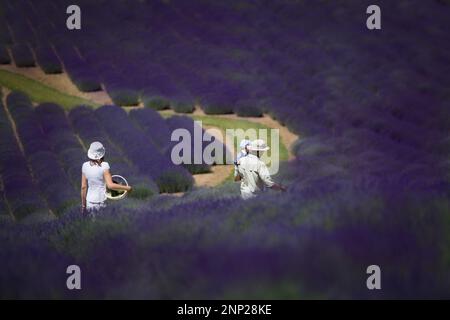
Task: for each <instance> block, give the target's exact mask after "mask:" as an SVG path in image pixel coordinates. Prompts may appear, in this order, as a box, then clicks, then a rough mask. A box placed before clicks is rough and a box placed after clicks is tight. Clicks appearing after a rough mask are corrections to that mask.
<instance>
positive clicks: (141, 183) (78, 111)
mask: <svg viewBox="0 0 450 320" xmlns="http://www.w3.org/2000/svg"><path fill="white" fill-rule="evenodd" d="M69 119H70V122H71V124H72V126H73V128H74V130H75V132H76V133H77V134H78V135H79V136H80V138H81V139H82V140H83V142H84V145H85V146H86V147H88V146H89V144H90V143H92V142H93V141H101V142H102V143H103V145H104V146H105V149H106V153H107V154H106V158H105V159H106V161H108V162H109V164H110V166H111V172H112V174H120V175H123V176H125V177H126V178H127V180H128V182H129V183H130V184H132V185H133V187H134V188H135V190H134V191H136V192H133V193H131V194H130V196H131V197H136V198H146V197H149V196H152V195H154V194H155V193H158V187H157V186H156V184H155V182H154V181H153V180H152V179H151V178H149V177H145V176H142V175H141V174H140V173H139V172H138V170H137V168H135V167H134V166H133V165H131V164H130V162H129V159H128V158H127V157H126V155H125V154H124V153H123V152H122V151H120V149H119V148H118V147H117V146H116V144H114V143H113V142H112V141H111V140H110V139H109V138H108V134H107V133H106V132H105V131H104V130H103V129H102V126H101V124H100V122H99V121H98V120H97V119H96V116H95V113H94V111H93V110H92V109H91V108H89V107H85V106H80V107H77V108H75V109H72V110H71V111H70V113H69ZM83 158H84V161H87V160H88V159H87V156H86V155H85V153H84V152H83ZM81 163H82V162H80V166H81ZM78 173H79V172H78Z"/></svg>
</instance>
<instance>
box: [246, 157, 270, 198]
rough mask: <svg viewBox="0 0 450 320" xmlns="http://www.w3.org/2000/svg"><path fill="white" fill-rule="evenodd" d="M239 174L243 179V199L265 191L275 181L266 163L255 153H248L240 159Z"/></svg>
mask: <svg viewBox="0 0 450 320" xmlns="http://www.w3.org/2000/svg"><path fill="white" fill-rule="evenodd" d="M238 171H239V174H240V175H241V177H242V181H241V196H242V198H243V199H250V198H253V197H255V196H256V195H257V194H258V193H260V192H262V191H264V189H265V187H269V188H270V187H272V186H273V184H274V182H273V181H272V178H271V177H270V174H269V169H268V168H267V166H266V164H265V163H264V162H262V161H261V159H259V158H258V157H257V156H255V155H254V154H248V155H247V156H246V157H242V158H241V159H240V160H239V166H238Z"/></svg>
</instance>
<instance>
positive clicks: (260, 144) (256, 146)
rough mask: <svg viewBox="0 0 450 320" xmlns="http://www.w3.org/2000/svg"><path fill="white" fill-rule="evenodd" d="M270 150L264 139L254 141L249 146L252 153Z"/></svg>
mask: <svg viewBox="0 0 450 320" xmlns="http://www.w3.org/2000/svg"><path fill="white" fill-rule="evenodd" d="M269 149H270V148H269V147H268V146H267V144H266V142H265V141H264V140H262V139H257V140H254V141H252V142H251V143H250V145H249V146H248V150H250V151H267V150H269Z"/></svg>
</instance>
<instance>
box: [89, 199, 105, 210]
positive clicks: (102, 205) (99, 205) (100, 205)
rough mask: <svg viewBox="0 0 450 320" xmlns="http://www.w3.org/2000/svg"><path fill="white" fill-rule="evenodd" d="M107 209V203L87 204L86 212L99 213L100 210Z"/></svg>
mask: <svg viewBox="0 0 450 320" xmlns="http://www.w3.org/2000/svg"><path fill="white" fill-rule="evenodd" d="M105 207H106V203H105V202H89V201H88V202H87V203H86V210H87V211H98V210H100V209H103V208H105Z"/></svg>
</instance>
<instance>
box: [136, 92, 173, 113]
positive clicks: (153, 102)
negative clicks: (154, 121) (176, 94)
mask: <svg viewBox="0 0 450 320" xmlns="http://www.w3.org/2000/svg"><path fill="white" fill-rule="evenodd" d="M141 99H142V102H143V103H144V106H145V107H147V108H152V109H155V110H165V109H169V108H170V101H169V100H168V99H166V98H164V97H161V96H156V95H151V94H147V93H143V94H142V97H141Z"/></svg>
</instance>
